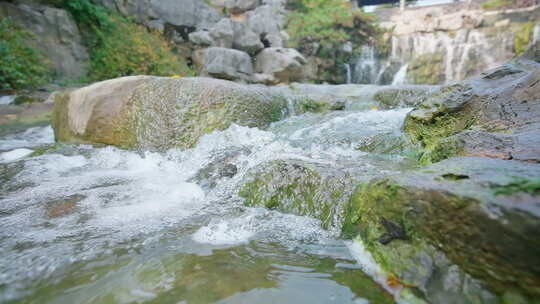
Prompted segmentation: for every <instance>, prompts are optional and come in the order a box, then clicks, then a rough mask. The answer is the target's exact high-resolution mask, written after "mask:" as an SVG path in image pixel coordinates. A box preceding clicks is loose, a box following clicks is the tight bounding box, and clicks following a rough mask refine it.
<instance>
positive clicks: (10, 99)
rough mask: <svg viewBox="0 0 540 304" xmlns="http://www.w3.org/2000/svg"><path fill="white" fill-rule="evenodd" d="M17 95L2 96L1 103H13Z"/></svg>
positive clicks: (0, 97)
mask: <svg viewBox="0 0 540 304" xmlns="http://www.w3.org/2000/svg"><path fill="white" fill-rule="evenodd" d="M15 97H17V96H15V95H7V96H0V105H8V104H12V103H13V102H14V101H15Z"/></svg>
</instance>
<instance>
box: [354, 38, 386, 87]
mask: <svg viewBox="0 0 540 304" xmlns="http://www.w3.org/2000/svg"><path fill="white" fill-rule="evenodd" d="M380 66H381V63H380V60H378V58H377V57H376V50H375V47H373V46H371V45H364V46H362V48H361V53H360V57H359V58H357V59H356V60H354V70H353V76H352V81H353V82H354V83H363V84H370V83H377V76H378V75H379V74H380V73H379V70H380Z"/></svg>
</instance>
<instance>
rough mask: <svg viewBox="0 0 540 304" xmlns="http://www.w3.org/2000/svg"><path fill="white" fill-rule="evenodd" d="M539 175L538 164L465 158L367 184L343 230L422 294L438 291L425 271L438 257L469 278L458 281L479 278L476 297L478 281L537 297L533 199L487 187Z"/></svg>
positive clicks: (537, 225) (539, 246)
mask: <svg viewBox="0 0 540 304" xmlns="http://www.w3.org/2000/svg"><path fill="white" fill-rule="evenodd" d="M539 174H540V165H531V164H524V163H522V162H518V161H504V160H498V159H490V158H478V157H466V158H452V159H449V160H446V161H443V162H441V163H439V164H436V165H432V166H430V167H427V168H425V169H422V170H419V171H415V172H410V173H408V174H402V175H399V176H391V177H389V178H387V179H378V180H373V181H370V182H367V183H364V184H361V185H359V186H358V187H357V189H356V190H355V192H354V194H353V195H352V197H351V200H350V203H349V205H348V207H347V209H346V210H347V211H346V219H345V222H344V226H343V231H344V234H346V235H349V236H352V235H359V236H360V237H361V239H362V241H363V242H364V243H365V244H366V247H367V249H368V250H369V251H370V252H371V253H372V254H373V256H374V258H375V260H376V261H377V262H378V263H380V264H381V266H382V267H383V268H384V269H385V270H386V271H387V272H389V273H391V274H394V275H396V276H397V277H398V279H399V280H401V281H402V282H403V283H404V284H405V285H411V286H415V287H419V288H421V289H423V291H424V292H427V293H429V292H433V289H430V288H429V286H437V284H435V283H434V281H432V280H433V279H434V278H435V277H436V276H435V274H434V273H429V271H435V269H436V267H434V266H433V265H437V260H440V256H439V255H440V254H443V253H444V257H445V258H448V259H449V260H450V261H451V263H450V264H448V265H447V266H448V267H451V264H455V265H457V266H459V268H460V269H461V270H462V271H464V272H465V273H467V274H468V275H470V276H471V278H469V277H467V278H466V277H463V278H465V279H467V280H471V282H473V281H474V280H472V278H474V279H476V280H479V281H474V282H475V284H476V285H477V286H478V289H477V291H478V292H480V293H483V292H484V290H485V288H484V287H482V285H483V283H480V282H484V283H485V284H486V286H487V288H488V289H489V290H491V291H493V292H494V293H495V294H497V295H499V296H501V295H503V294H504V293H505V292H508V291H517V292H518V293H520V294H522V295H523V296H524V297H530V298H531V299H537V298H540V242H539V241H538V239H537V238H536V235H537V234H538V233H540V211H539V210H538V208H537V207H535V204H537V201H538V199H537V196H535V194H531V193H530V192H526V191H522V192H519V193H515V192H514V193H510V194H502V195H501V194H497V193H496V191H495V190H494V189H496V188H492V187H493V186H491V185H502V186H504V185H508V184H510V183H512V182H513V181H514V179H513V178H512V177H511V176H520V177H521V178H524V179H531V178H535V177H536V176H539ZM443 264H444V263H443ZM430 265H431V266H430ZM439 266H440V265H439ZM445 267H446V266H445ZM429 269H431V270H429ZM461 270H460V271H461ZM439 271H440V269H439ZM432 276H433V277H432ZM430 284H432V285H430ZM460 284H461V283H460ZM460 286H462V287H463V288H465V287H464V286H465V285H460ZM430 290H431V291H430ZM467 292H472V291H471V290H469V291H467V290H461V293H463V295H464V296H468V295H467ZM474 293H475V294H476V291H475V292H474ZM470 296H471V297H472V296H474V295H470ZM476 296H478V294H476ZM490 298H491V297H487V298H486V299H490ZM456 303H457V302H456ZM462 303H463V302H462ZM471 303H476V302H474V301H471ZM478 303H485V301H480V302H478Z"/></svg>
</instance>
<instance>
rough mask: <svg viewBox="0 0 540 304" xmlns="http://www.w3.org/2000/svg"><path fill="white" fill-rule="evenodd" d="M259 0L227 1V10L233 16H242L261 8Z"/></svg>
mask: <svg viewBox="0 0 540 304" xmlns="http://www.w3.org/2000/svg"><path fill="white" fill-rule="evenodd" d="M259 4H260V2H259V0H225V8H227V10H228V11H229V12H230V13H231V14H241V13H243V12H245V11H249V10H252V9H254V8H256V7H257V6H259Z"/></svg>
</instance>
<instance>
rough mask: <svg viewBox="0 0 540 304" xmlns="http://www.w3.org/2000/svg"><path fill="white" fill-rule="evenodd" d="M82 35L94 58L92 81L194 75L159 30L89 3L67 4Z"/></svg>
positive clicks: (72, 0)
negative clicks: (132, 77) (123, 77)
mask: <svg viewBox="0 0 540 304" xmlns="http://www.w3.org/2000/svg"><path fill="white" fill-rule="evenodd" d="M62 6H63V7H65V8H66V9H67V10H69V11H70V12H71V13H72V14H73V16H74V18H75V20H76V22H77V23H78V25H79V28H80V29H81V30H82V32H83V36H84V38H85V41H86V44H87V46H88V49H89V50H90V57H91V63H90V66H91V70H90V78H91V79H92V80H102V79H109V78H115V77H120V76H127V75H140V74H146V75H160V76H172V75H180V76H186V75H192V74H193V71H192V70H191V69H190V68H189V67H188V66H187V64H186V63H185V61H184V60H183V59H182V58H180V57H179V56H177V55H176V54H174V49H173V47H172V46H171V45H170V44H169V43H168V42H167V40H165V39H164V38H163V37H162V35H161V34H160V33H159V32H157V31H151V30H148V29H146V28H145V27H144V26H142V25H138V24H136V23H134V22H133V21H131V20H128V19H126V18H124V17H121V16H118V15H115V14H113V13H111V12H109V11H107V10H106V9H105V8H103V7H100V6H97V5H95V4H93V3H92V2H90V1H89V0H70V1H64V3H63V5H62Z"/></svg>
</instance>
